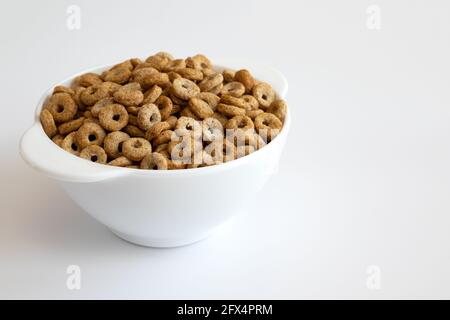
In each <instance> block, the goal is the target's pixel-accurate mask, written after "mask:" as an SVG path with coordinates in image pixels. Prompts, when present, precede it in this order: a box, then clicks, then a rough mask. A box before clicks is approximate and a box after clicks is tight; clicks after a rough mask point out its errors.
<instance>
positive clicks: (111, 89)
mask: <svg viewBox="0 0 450 320" xmlns="http://www.w3.org/2000/svg"><path fill="white" fill-rule="evenodd" d="M285 115H286V103H285V102H284V101H283V100H281V99H278V98H277V96H276V93H275V92H274V90H273V89H272V87H271V86H270V85H269V84H267V83H264V82H260V81H258V80H256V79H254V78H253V76H252V75H251V73H250V72H249V71H248V70H246V69H242V70H238V71H236V72H235V71H231V70H223V71H222V72H219V71H216V70H215V69H214V68H213V65H212V64H211V62H210V60H209V59H208V58H207V57H205V56H204V55H201V54H198V55H195V56H193V57H189V58H187V59H174V58H173V57H172V56H171V55H170V54H168V53H165V52H159V53H157V54H155V55H152V56H150V57H148V58H147V59H146V60H145V61H142V60H140V59H137V58H135V59H130V60H127V61H124V62H122V63H120V64H117V65H115V66H113V67H112V68H111V69H109V70H106V71H104V72H103V73H102V74H95V73H86V74H83V75H81V76H79V77H77V78H76V79H75V80H74V83H73V84H72V86H71V88H68V87H65V86H56V87H55V88H54V90H53V94H52V96H51V97H49V98H48V101H47V102H46V103H45V105H44V106H43V109H42V111H41V114H40V120H41V123H42V126H43V128H44V131H45V133H46V134H47V135H48V136H49V137H50V138H51V139H52V140H53V142H54V143H56V144H57V145H58V146H60V147H61V148H63V149H64V150H66V151H67V152H70V153H72V154H74V155H76V156H79V157H81V158H84V159H87V160H89V161H92V162H96V163H101V164H108V165H112V166H119V167H128V168H141V169H185V168H197V167H203V166H210V165H215V164H220V163H223V162H226V161H231V160H233V159H237V158H240V157H242V156H245V155H248V154H250V153H252V152H254V151H255V150H257V149H259V148H261V147H263V146H264V145H265V144H267V143H269V142H270V141H271V140H272V139H273V138H274V137H275V136H276V135H277V134H278V132H279V131H280V130H281V128H282V126H283V121H284V117H285Z"/></svg>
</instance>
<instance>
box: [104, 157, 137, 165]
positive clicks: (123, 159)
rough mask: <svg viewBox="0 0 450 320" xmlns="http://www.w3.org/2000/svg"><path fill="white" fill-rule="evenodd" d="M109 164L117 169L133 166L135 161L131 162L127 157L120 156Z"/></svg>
mask: <svg viewBox="0 0 450 320" xmlns="http://www.w3.org/2000/svg"><path fill="white" fill-rule="evenodd" d="M108 164H109V165H110V166H115V167H127V166H131V165H132V164H133V161H131V160H130V159H128V158H127V157H124V156H120V157H118V158H116V159H114V160H111V161H110V162H108Z"/></svg>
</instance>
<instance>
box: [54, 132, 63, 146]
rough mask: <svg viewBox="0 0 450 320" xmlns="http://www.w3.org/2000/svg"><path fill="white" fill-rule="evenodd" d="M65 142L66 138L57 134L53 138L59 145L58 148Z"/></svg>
mask: <svg viewBox="0 0 450 320" xmlns="http://www.w3.org/2000/svg"><path fill="white" fill-rule="evenodd" d="M63 140H64V136H63V135H61V134H57V135H55V136H54V137H53V138H52V141H53V142H54V143H55V144H57V145H58V147H61V143H62V142H63Z"/></svg>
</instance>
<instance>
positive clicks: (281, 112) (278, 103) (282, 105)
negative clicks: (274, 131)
mask: <svg viewBox="0 0 450 320" xmlns="http://www.w3.org/2000/svg"><path fill="white" fill-rule="evenodd" d="M267 112H268V113H273V114H274V115H276V116H277V117H278V119H280V120H281V121H284V118H285V117H286V112H287V105H286V102H285V101H284V100H281V99H279V100H275V101H274V102H272V104H271V105H270V107H269V108H267Z"/></svg>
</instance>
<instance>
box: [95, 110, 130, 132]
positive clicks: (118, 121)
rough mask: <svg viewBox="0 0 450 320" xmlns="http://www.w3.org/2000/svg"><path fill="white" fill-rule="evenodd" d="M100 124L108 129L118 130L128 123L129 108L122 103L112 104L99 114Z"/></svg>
mask: <svg viewBox="0 0 450 320" xmlns="http://www.w3.org/2000/svg"><path fill="white" fill-rule="evenodd" d="M98 119H99V120H100V124H101V125H102V126H103V128H105V129H106V130H108V131H118V130H120V129H122V128H124V127H125V126H126V125H127V124H128V112H127V109H125V107H124V106H123V105H121V104H117V103H114V104H110V105H107V106H106V107H104V108H103V109H102V110H100V112H99V114H98Z"/></svg>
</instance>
